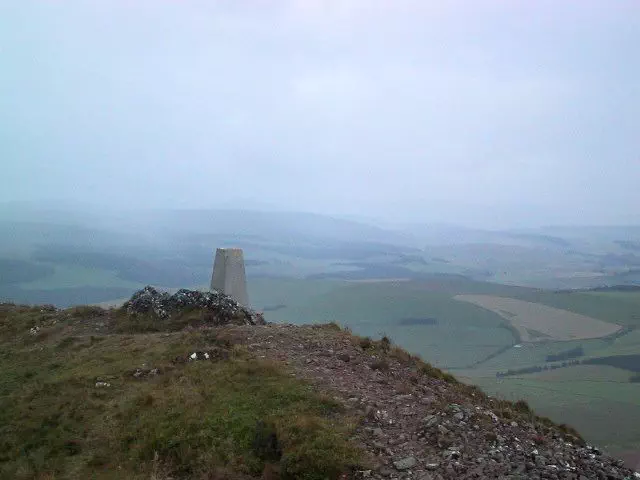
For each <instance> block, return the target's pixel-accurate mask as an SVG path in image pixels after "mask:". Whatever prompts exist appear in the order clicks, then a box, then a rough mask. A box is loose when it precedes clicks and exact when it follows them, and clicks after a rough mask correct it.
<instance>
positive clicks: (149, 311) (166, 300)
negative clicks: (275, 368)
mask: <svg viewBox="0 0 640 480" xmlns="http://www.w3.org/2000/svg"><path fill="white" fill-rule="evenodd" d="M123 308H125V309H126V312H127V313H128V314H129V315H145V314H146V315H153V316H156V317H158V318H160V319H167V318H170V317H171V316H172V315H174V314H176V313H180V312H183V311H185V310H191V309H200V310H203V311H205V312H206V313H208V314H209V315H208V316H207V318H210V319H211V322H212V323H215V324H216V325H226V324H236V325H264V324H265V321H264V318H263V317H262V315H260V314H258V313H256V312H254V311H253V310H250V309H248V308H245V307H243V306H242V305H240V304H239V303H238V302H236V301H235V300H234V299H233V298H231V297H229V296H228V295H225V294H224V293H220V292H217V291H213V292H200V291H198V290H187V289H181V290H178V291H177V292H176V293H174V294H173V295H171V294H169V293H167V292H159V291H158V290H156V289H155V288H153V287H151V286H146V287H144V288H143V289H142V290H139V291H137V292H136V293H134V294H133V295H132V297H131V299H129V301H127V302H126V303H125V304H124V305H123Z"/></svg>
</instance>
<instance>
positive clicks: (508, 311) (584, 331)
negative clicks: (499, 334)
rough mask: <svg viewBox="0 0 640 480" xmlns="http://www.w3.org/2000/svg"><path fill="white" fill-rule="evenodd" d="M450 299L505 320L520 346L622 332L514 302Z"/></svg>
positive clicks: (483, 297) (465, 297)
mask: <svg viewBox="0 0 640 480" xmlns="http://www.w3.org/2000/svg"><path fill="white" fill-rule="evenodd" d="M454 298H455V299H456V300H460V301H462V302H469V303H473V304H474V305H477V306H479V307H482V308H486V309H487V310H491V311H492V312H495V313H497V314H498V315H500V316H501V317H503V318H505V319H507V320H508V321H509V322H510V323H511V324H512V325H513V326H514V328H516V329H517V330H518V332H519V333H520V337H521V339H522V341H523V342H541V341H545V340H556V341H564V340H583V339H587V338H599V337H604V336H607V335H610V334H612V333H615V332H617V331H618V330H620V329H621V328H622V327H621V326H620V325H615V324H613V323H608V322H603V321H602V320H598V319H596V318H592V317H587V316H586V315H580V314H578V313H573V312H569V311H568V310H561V309H559V308H553V307H548V306H546V305H542V304H540V303H531V302H525V301H524V300H516V299H514V298H504V297H494V296H491V295H456V296H455V297H454Z"/></svg>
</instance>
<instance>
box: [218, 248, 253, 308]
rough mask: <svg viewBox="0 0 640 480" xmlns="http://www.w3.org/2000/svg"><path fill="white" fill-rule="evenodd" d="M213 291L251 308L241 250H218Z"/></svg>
mask: <svg viewBox="0 0 640 480" xmlns="http://www.w3.org/2000/svg"><path fill="white" fill-rule="evenodd" d="M211 290H217V291H218V292H221V293H224V294H225V295H229V296H230V297H231V298H233V299H234V300H235V301H236V302H238V303H239V304H240V305H242V306H243V307H247V308H249V295H248V294H247V278H246V276H245V272H244V256H243V254H242V249H241V248H218V249H217V250H216V259H215V261H214V262H213V274H212V275H211Z"/></svg>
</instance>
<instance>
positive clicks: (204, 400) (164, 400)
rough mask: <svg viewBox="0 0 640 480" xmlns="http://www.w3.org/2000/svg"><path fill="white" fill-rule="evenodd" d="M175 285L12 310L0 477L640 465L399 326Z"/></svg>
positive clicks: (442, 472) (445, 475) (428, 476)
mask: <svg viewBox="0 0 640 480" xmlns="http://www.w3.org/2000/svg"><path fill="white" fill-rule="evenodd" d="M175 295H177V297H176V296H174V297H173V300H172V299H171V298H172V297H170V296H167V295H166V294H162V293H161V292H157V291H155V290H152V289H145V290H143V291H141V292H138V293H136V294H135V295H134V296H133V297H132V299H131V300H130V301H129V302H127V303H126V304H125V305H124V306H123V307H122V308H121V309H117V310H116V309H111V310H104V309H101V308H98V307H75V308H72V309H66V310H58V309H55V308H54V307H51V306H40V307H26V306H16V305H13V304H2V305H1V308H0V343H1V344H2V347H3V348H2V351H3V353H2V355H0V362H1V364H0V367H2V368H0V371H3V372H4V374H0V393H1V394H2V395H0V407H1V408H0V412H2V413H0V438H1V439H2V440H1V442H3V443H2V444H1V445H0V446H1V447H2V448H0V451H3V452H8V453H3V454H0V478H2V479H4V478H56V479H58V478H86V474H87V472H92V474H93V475H94V477H95V478H122V474H123V472H124V473H127V474H128V475H129V477H128V478H141V479H142V478H152V479H154V480H168V479H170V478H172V479H181V478H184V479H187V478H194V479H204V478H207V479H223V478H227V479H230V480H231V479H238V478H265V479H275V478H285V479H287V478H308V479H316V478H317V479H320V478H372V479H386V478H398V479H420V480H444V479H472V478H504V479H507V478H508V479H518V478H519V479H542V478H549V479H576V480H583V479H591V478H597V479H600V478H602V479H620V480H622V479H628V478H640V475H639V474H638V473H634V472H633V471H631V470H629V469H626V468H624V466H623V464H622V462H621V461H619V460H616V459H613V458H611V457H608V456H607V455H605V454H603V453H602V452H601V451H600V450H598V449H597V448H596V447H592V446H588V445H585V444H584V441H583V440H582V439H581V437H580V435H579V434H578V433H577V432H576V431H575V430H573V429H572V428H570V427H567V426H565V425H556V424H554V423H553V422H551V421H550V420H549V419H546V418H543V417H539V416H537V415H536V414H535V413H534V412H532V411H531V409H530V408H529V406H528V405H527V404H526V402H524V401H519V402H515V403H513V402H508V401H504V400H501V399H497V398H491V397H489V396H487V395H485V394H484V393H483V392H482V391H481V390H480V389H478V388H476V387H474V386H469V385H465V384H462V383H459V382H458V381H457V380H456V379H455V378H454V377H453V376H451V375H449V374H446V373H444V372H442V371H440V370H438V369H436V368H434V367H432V366H431V365H429V364H427V363H425V362H423V361H422V360H420V359H419V358H418V357H416V356H413V355H410V354H408V353H407V352H406V351H404V350H403V349H401V348H399V347H398V346H395V345H393V344H392V342H391V341H390V340H389V339H388V338H386V337H384V338H382V339H381V340H377V341H376V340H372V339H370V338H366V337H359V336H357V335H354V334H353V333H352V332H350V331H349V330H346V329H343V328H341V327H339V326H338V325H336V324H325V325H305V326H294V325H290V324H268V323H266V322H264V320H262V319H261V317H259V316H257V315H256V314H255V312H251V311H249V310H246V309H241V308H240V307H239V306H238V305H237V304H234V302H233V300H231V299H228V298H225V297H224V296H220V295H218V296H211V295H209V296H207V295H206V294H203V293H201V292H198V293H194V292H190V291H188V290H181V291H180V292H178V293H177V294H175ZM158 298H162V299H163V301H164V302H165V303H162V302H160V303H159V302H158V301H157V299H158ZM154 299H155V300H154ZM176 299H178V300H179V301H176ZM203 299H204V300H203ZM167 305H171V306H172V307H171V308H167ZM67 395H68V396H67ZM212 395H213V397H212ZM216 395H217V396H216ZM3 399H4V400H3ZM80 402H84V403H80ZM87 402H89V403H90V404H91V405H90V406H91V407H92V408H88V407H87V406H86V404H87ZM176 409H177V410H176ZM105 412H106V413H105ZM104 423H108V424H109V425H110V428H111V430H110V431H109V432H105V431H103V430H104V429H103V428H102V425H103V424H104ZM114 431H115V432H116V433H113V432H114ZM41 437H42V438H41ZM203 438H204V439H203ZM56 442H58V443H59V445H58V443H56ZM123 442H124V443H125V444H126V445H125V446H124V447H123V446H122V443H123ZM103 444H104V445H103ZM51 445H53V446H51ZM56 445H58V446H56ZM105 445H107V446H108V448H107V447H106V446H105ZM83 475H85V477H83ZM125 476H126V475H125Z"/></svg>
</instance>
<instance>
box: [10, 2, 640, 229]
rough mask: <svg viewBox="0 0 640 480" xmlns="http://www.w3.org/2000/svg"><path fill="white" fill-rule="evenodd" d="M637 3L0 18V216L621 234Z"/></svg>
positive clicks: (113, 9)
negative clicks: (87, 212) (392, 222)
mask: <svg viewBox="0 0 640 480" xmlns="http://www.w3.org/2000/svg"><path fill="white" fill-rule="evenodd" d="M639 46H640V2H638V1H637V0H629V1H624V0H617V1H615V2H614V1H610V0H602V1H598V2H596V1H590V0H580V1H577V0H576V1H569V0H567V1H562V2H561V1H557V0H549V1H544V0H535V1H534V0H528V1H524V0H523V1H515V0H513V1H480V0H474V1H461V2H454V1H451V2H445V1H441V0H438V1H427V0H415V1H398V0H384V1H376V0H335V1H321V0H299V1H295V0H290V1H285V0H283V1H275V0H274V1H266V0H262V1H260V0H254V1H238V0H233V1H232V0H228V1H224V2H223V1H214V0H201V1H195V0H194V1H189V0H181V1H178V0H173V1H168V0H102V1H100V0H92V1H86V0H82V1H79V0H78V1H73V0H64V1H63V0H59V1H53V0H48V1H40V2H35V1H30V0H0V161H1V162H2V163H1V165H2V170H1V175H0V201H2V202H4V201H15V200H46V201H51V200H66V201H74V202H75V201H78V202H81V203H82V204H85V203H87V202H91V203H96V204H110V205H112V206H116V207H130V206H143V207H148V206H154V205H155V206H160V207H170V206H175V207H197V208H200V207H203V208H211V207H229V206H233V205H237V206H241V207H245V208H246V207H260V208H276V209H285V210H302V211H313V212H320V213H332V214H358V215H366V216H370V217H371V216H372V217H383V218H387V219H393V218H395V219H398V220H400V221H421V222H434V221H437V222H442V221H448V222H452V223H460V224H469V225H485V224H486V225H487V226H504V225H519V226H520V225H537V224H550V223H571V224H576V223H578V224H585V223H586V224H607V223H620V222H624V223H628V222H638V223H640V118H639V117H640V50H639Z"/></svg>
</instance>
